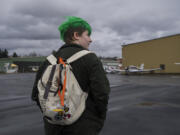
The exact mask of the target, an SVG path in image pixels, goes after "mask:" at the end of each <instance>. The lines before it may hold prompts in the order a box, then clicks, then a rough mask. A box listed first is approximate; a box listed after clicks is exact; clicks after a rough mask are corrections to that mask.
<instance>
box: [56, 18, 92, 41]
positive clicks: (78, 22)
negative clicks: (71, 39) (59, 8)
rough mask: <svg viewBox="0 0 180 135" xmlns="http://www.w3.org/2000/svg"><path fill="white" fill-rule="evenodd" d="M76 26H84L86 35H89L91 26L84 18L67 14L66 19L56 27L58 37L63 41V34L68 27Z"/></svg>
mask: <svg viewBox="0 0 180 135" xmlns="http://www.w3.org/2000/svg"><path fill="white" fill-rule="evenodd" d="M78 27H81V28H84V29H85V30H87V31H88V35H89V36H90V35H91V26H90V25H89V24H88V23H87V22H86V21H85V20H83V19H81V18H79V17H75V16H67V17H66V21H64V22H63V23H62V24H61V25H60V26H59V28H58V29H59V32H60V39H61V40H63V41H64V36H65V34H66V32H67V31H68V29H70V28H78Z"/></svg>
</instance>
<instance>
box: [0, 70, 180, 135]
mask: <svg viewBox="0 0 180 135" xmlns="http://www.w3.org/2000/svg"><path fill="white" fill-rule="evenodd" d="M34 78H35V74H34V73H24V74H8V75H5V74H0V135H43V134H44V131H43V122H42V116H41V113H40V111H39V109H38V107H37V106H36V105H35V103H33V102H32V101H31V99H30V95H31V90H32V85H33V82H34ZM108 78H109V80H110V84H111V94H110V100H109V106H108V108H109V109H108V114H107V120H106V122H105V125H104V128H103V130H102V132H101V133H100V135H180V128H179V127H180V76H177V75H153V76H152V75H148V76H143V75H137V76H136V75H133V76H123V75H115V74H114V75H108Z"/></svg>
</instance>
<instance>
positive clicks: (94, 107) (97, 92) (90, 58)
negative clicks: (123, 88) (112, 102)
mask: <svg viewBox="0 0 180 135" xmlns="http://www.w3.org/2000/svg"><path fill="white" fill-rule="evenodd" d="M81 50H85V48H83V47H82V46H80V45H76V44H70V45H63V46H62V47H61V48H60V49H59V50H58V51H57V52H56V54H55V56H56V57H57V58H58V57H62V58H64V59H68V58H69V57H70V56H72V55H73V54H75V53H76V52H78V51H81ZM48 65H49V62H48V61H47V60H46V61H45V62H44V63H43V65H42V66H41V67H40V69H39V71H38V73H37V75H36V80H35V83H34V87H33V91H32V99H33V100H34V101H37V104H38V105H39V102H38V89H37V82H38V80H39V79H40V78H41V76H42V73H43V72H44V70H45V69H46V67H47V66H48ZM71 66H72V71H73V73H74V75H75V77H76V79H77V81H78V83H79V84H80V87H81V88H82V90H83V91H86V92H88V94H89V95H88V99H87V101H86V110H85V112H84V113H83V115H82V117H84V118H86V119H88V118H89V119H94V120H97V121H98V120H99V122H100V121H101V122H102V123H101V124H103V121H104V120H105V117H106V111H107V105H108V98H109V92H110V87H109V81H108V79H107V77H106V74H105V72H104V69H103V66H102V63H101V61H100V60H99V59H98V57H97V56H96V55H95V54H94V53H90V54H87V55H85V56H84V57H82V58H80V59H78V60H77V61H75V62H73V63H71Z"/></svg>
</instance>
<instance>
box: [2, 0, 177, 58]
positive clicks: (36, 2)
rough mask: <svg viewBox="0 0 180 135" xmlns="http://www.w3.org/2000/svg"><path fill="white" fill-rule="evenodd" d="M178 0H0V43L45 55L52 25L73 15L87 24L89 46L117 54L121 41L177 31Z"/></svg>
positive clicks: (52, 39) (54, 45)
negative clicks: (89, 26) (89, 32)
mask: <svg viewBox="0 0 180 135" xmlns="http://www.w3.org/2000/svg"><path fill="white" fill-rule="evenodd" d="M179 7H180V0H0V48H6V49H8V51H9V54H12V53H13V52H17V53H18V54H21V55H24V54H29V53H31V52H36V53H37V54H41V55H49V54H50V53H51V52H52V50H57V49H58V48H59V47H60V46H61V45H62V44H63V42H62V41H61V40H60V38H59V32H58V26H59V25H60V24H61V22H62V21H64V20H65V16H78V17H81V18H83V19H85V20H86V21H87V22H88V23H89V24H90V25H91V26H92V30H93V32H92V36H91V37H92V40H93V42H92V44H91V47H90V50H92V51H95V52H96V53H97V55H98V56H117V57H121V45H122V44H129V43H134V42H139V41H144V40H149V39H154V38H158V37H163V36H168V35H174V34H178V33H180V15H179V14H180V8H179Z"/></svg>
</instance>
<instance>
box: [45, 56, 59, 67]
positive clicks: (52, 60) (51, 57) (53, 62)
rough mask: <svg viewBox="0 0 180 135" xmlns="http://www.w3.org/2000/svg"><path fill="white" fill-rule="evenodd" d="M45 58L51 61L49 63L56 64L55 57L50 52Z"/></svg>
mask: <svg viewBox="0 0 180 135" xmlns="http://www.w3.org/2000/svg"><path fill="white" fill-rule="evenodd" d="M46 59H47V60H48V61H49V62H50V63H51V65H56V64H57V58H56V57H55V56H54V55H52V54H51V55H49V56H48V57H47V58H46Z"/></svg>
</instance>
